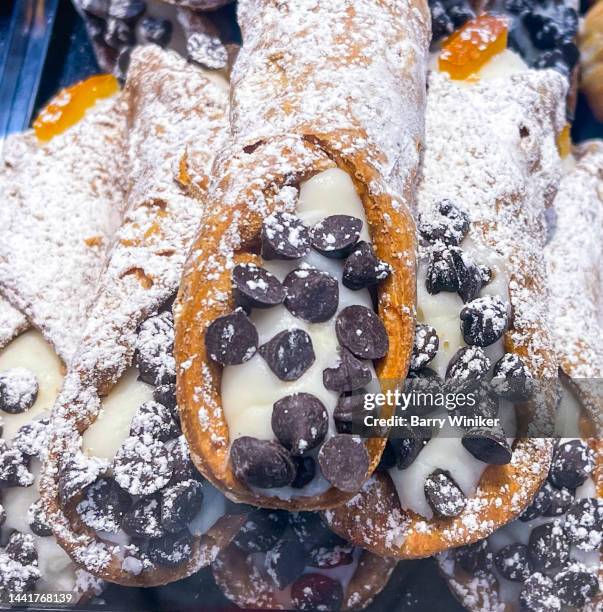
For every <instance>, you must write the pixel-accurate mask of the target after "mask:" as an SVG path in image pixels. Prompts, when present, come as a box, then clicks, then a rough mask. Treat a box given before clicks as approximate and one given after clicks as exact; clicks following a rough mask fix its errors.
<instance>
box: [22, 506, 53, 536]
mask: <svg viewBox="0 0 603 612" xmlns="http://www.w3.org/2000/svg"><path fill="white" fill-rule="evenodd" d="M27 521H28V523H29V528H30V529H31V530H32V532H33V533H35V534H36V535H37V536H40V537H42V538H44V537H47V536H50V535H52V528H51V527H50V524H49V523H48V520H47V518H46V513H45V512H44V506H43V504H42V500H41V499H37V500H36V501H35V502H33V504H31V505H30V506H29V508H28V510H27Z"/></svg>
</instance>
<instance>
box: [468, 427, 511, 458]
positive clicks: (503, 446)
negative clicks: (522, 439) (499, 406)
mask: <svg viewBox="0 0 603 612" xmlns="http://www.w3.org/2000/svg"><path fill="white" fill-rule="evenodd" d="M462 444H463V446H464V447H465V448H466V449H467V450H468V451H469V452H470V453H471V454H472V455H473V456H474V457H475V458H476V459H479V461H483V462H484V463H489V464H490V465H506V464H507V463H510V462H511V457H512V456H513V451H512V450H511V447H510V446H509V443H508V442H507V439H506V438H505V436H504V434H503V433H502V432H501V431H495V430H492V429H484V428H481V427H474V428H473V429H470V430H468V431H467V432H466V433H465V434H464V435H463V440H462Z"/></svg>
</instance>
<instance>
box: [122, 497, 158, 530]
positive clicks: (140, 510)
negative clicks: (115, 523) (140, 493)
mask: <svg viewBox="0 0 603 612" xmlns="http://www.w3.org/2000/svg"><path fill="white" fill-rule="evenodd" d="M122 527H123V530H124V531H125V532H126V533H127V534H129V535H131V536H139V537H144V538H160V537H161V536H163V535H165V529H164V527H163V525H162V523H161V498H160V495H159V494H156V495H151V496H149V497H143V498H142V499H140V500H138V501H137V502H136V503H135V504H134V505H133V506H132V507H131V508H130V510H128V511H127V512H126V513H125V514H124V517H123V520H122Z"/></svg>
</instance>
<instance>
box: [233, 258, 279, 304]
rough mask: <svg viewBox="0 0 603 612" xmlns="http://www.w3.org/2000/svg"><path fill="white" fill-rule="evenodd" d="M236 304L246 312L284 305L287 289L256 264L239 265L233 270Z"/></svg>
mask: <svg viewBox="0 0 603 612" xmlns="http://www.w3.org/2000/svg"><path fill="white" fill-rule="evenodd" d="M232 286H233V295H234V300H235V304H236V305H237V306H241V308H244V309H245V310H251V308H270V307H271V306H276V305H277V304H282V302H283V300H284V299H285V288H284V287H283V284H282V283H281V281H279V280H278V278H276V276H274V275H273V274H271V273H270V272H268V270H265V269H264V268H259V267H258V266H256V265H255V264H252V263H245V264H238V265H237V266H235V267H234V268H233V270H232Z"/></svg>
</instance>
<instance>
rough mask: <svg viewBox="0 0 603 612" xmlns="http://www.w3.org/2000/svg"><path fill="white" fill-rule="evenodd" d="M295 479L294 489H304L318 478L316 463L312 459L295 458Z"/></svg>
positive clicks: (292, 484)
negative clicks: (315, 477)
mask: <svg viewBox="0 0 603 612" xmlns="http://www.w3.org/2000/svg"><path fill="white" fill-rule="evenodd" d="M293 463H294V464H295V478H294V479H293V482H292V483H291V486H292V487H293V488H294V489H303V488H304V487H305V486H306V485H307V484H309V483H310V482H312V480H314V476H316V462H315V461H314V459H313V458H312V457H293Z"/></svg>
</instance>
